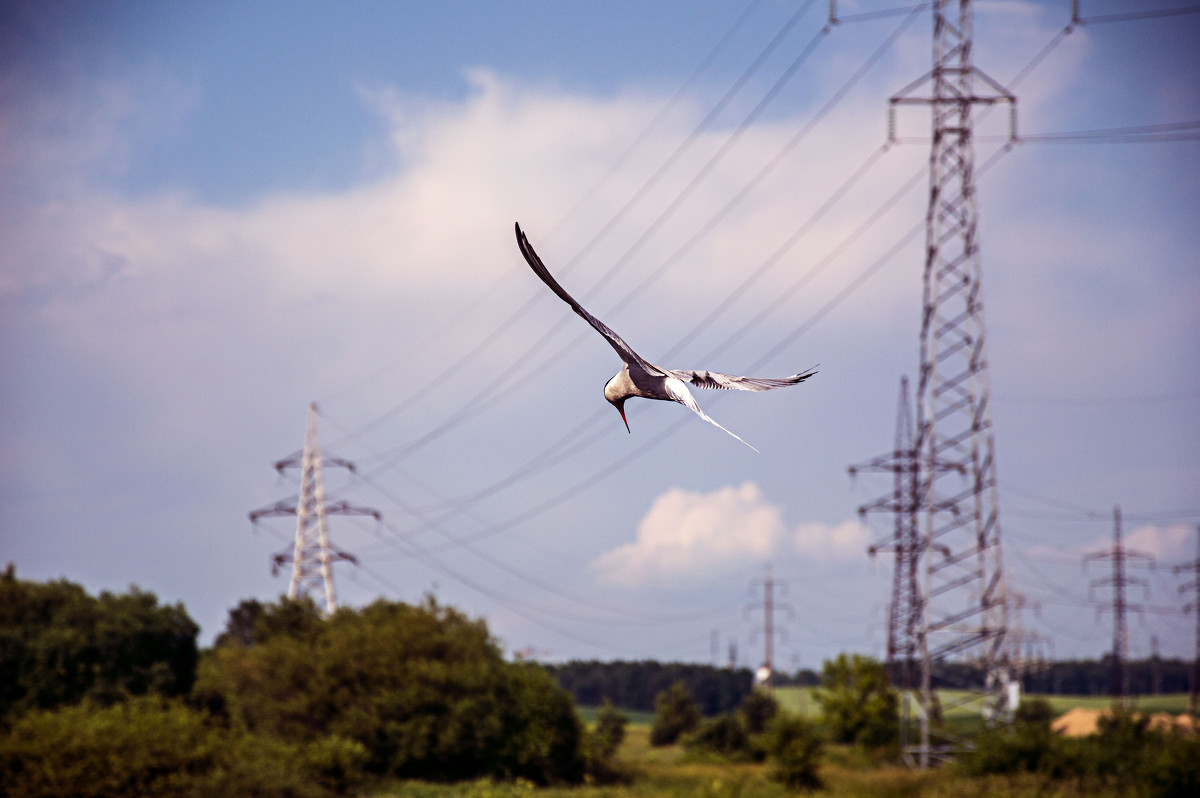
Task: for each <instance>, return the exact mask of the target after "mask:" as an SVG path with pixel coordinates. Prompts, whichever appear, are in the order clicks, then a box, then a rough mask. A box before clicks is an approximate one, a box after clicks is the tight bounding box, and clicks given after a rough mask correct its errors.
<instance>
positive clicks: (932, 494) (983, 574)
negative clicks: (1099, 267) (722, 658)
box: [889, 0, 1016, 767]
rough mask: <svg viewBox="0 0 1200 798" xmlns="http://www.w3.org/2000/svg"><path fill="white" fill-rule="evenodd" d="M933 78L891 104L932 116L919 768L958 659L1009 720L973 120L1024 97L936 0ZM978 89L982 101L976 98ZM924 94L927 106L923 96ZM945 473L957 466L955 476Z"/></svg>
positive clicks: (920, 409)
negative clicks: (987, 64)
mask: <svg viewBox="0 0 1200 798" xmlns="http://www.w3.org/2000/svg"><path fill="white" fill-rule="evenodd" d="M932 9H933V68H932V69H931V70H930V71H929V72H928V73H927V74H926V75H924V76H922V77H921V78H919V79H918V80H916V81H914V82H913V83H911V84H909V85H908V86H906V87H905V88H904V89H902V90H901V91H900V92H898V93H897V94H896V95H895V96H893V97H892V98H891V101H890V106H889V117H890V124H889V129H890V131H891V133H892V135H893V136H894V131H895V122H894V118H895V117H894V113H895V108H896V106H897V105H903V104H921V105H928V106H929V107H930V108H931V110H932V117H933V144H932V147H931V151H930V158H929V206H928V210H927V214H926V230H925V242H926V250H925V271H924V301H923V308H922V316H921V370H920V376H919V379H918V386H917V423H918V427H917V441H916V448H917V452H918V467H919V469H920V488H919V490H920V499H921V533H920V537H921V543H920V559H921V564H920V570H921V581H922V588H921V595H922V596H923V599H924V600H923V602H922V619H921V623H920V631H919V633H918V636H919V641H920V642H919V645H920V660H921V690H920V694H919V695H920V703H921V708H922V710H923V722H922V726H921V744H920V765H921V767H927V766H928V765H929V763H930V759H931V758H934V759H945V758H948V757H950V756H951V755H952V753H953V751H954V750H955V749H956V748H958V747H959V745H958V744H957V743H955V742H953V741H950V742H948V743H946V744H940V745H938V746H937V747H936V748H935V747H934V746H933V745H932V744H931V740H930V736H931V729H930V723H929V719H930V716H931V714H932V712H933V710H934V706H935V697H934V692H933V669H934V666H935V665H936V664H938V663H940V662H944V661H947V660H949V659H950V658H951V657H958V658H962V659H965V660H966V661H968V662H970V663H971V664H973V665H974V666H975V668H976V670H977V671H978V673H979V674H980V676H981V682H982V683H981V684H976V685H963V686H970V687H973V688H976V689H975V691H974V692H973V694H969V695H971V698H970V699H969V700H968V701H969V703H971V704H975V703H976V700H977V698H982V702H983V703H982V707H979V709H980V711H981V713H982V714H983V716H984V718H985V721H987V722H989V723H990V722H994V721H995V720H997V719H1000V718H1003V717H1005V716H1006V715H1007V714H1008V713H1009V712H1011V709H1012V707H1011V706H1010V704H1011V700H1010V684H1011V682H1012V678H1011V673H1010V670H1009V663H1008V661H1007V660H1008V651H1009V647H1008V645H1007V642H1006V636H1007V633H1008V601H1007V596H1006V594H1005V587H1004V567H1003V562H1002V559H1001V552H1000V520H999V506H998V500H997V491H996V461H995V447H994V442H993V437H992V423H991V418H990V416H989V396H988V378H987V347H986V340H987V339H986V334H985V329H984V318H983V294H982V288H981V280H980V278H981V271H980V259H979V239H978V212H977V210H976V205H975V173H974V172H975V154H974V144H973V120H972V112H973V109H974V108H975V106H976V105H980V104H984V105H991V104H995V103H1007V104H1008V105H1009V107H1010V112H1011V114H1012V119H1013V122H1012V128H1013V131H1012V132H1013V134H1014V136H1015V127H1016V125H1015V108H1016V98H1015V97H1014V96H1013V95H1012V94H1011V93H1010V92H1008V91H1007V90H1006V89H1004V88H1003V87H1002V86H1000V84H999V83H997V82H996V81H994V80H992V79H991V78H989V77H988V76H987V75H985V74H984V73H983V72H981V71H980V70H979V69H977V68H976V67H975V66H974V65H973V64H972V62H971V48H972V40H973V13H972V8H971V3H970V0H934V2H933V3H932ZM977 84H979V85H982V86H983V91H976V86H977ZM926 85H928V86H929V87H930V89H931V90H930V93H929V94H928V96H917V95H916V94H915V92H916V91H917V90H918V89H919V88H921V87H923V86H926ZM947 466H949V467H947Z"/></svg>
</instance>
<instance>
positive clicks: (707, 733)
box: [684, 713, 751, 759]
mask: <svg viewBox="0 0 1200 798" xmlns="http://www.w3.org/2000/svg"><path fill="white" fill-rule="evenodd" d="M684 747H686V748H687V749H688V750H689V751H704V752H708V753H713V754H718V755H720V756H723V757H725V758H727V759H746V758H749V757H750V755H751V751H750V737H749V735H747V734H746V727H745V726H743V725H742V721H741V719H740V718H739V717H738V716H737V715H734V714H732V713H727V714H724V715H718V716H717V717H715V718H708V719H706V720H703V721H701V722H700V725H699V726H698V727H697V728H696V731H695V732H694V733H693V734H691V735H689V736H688V737H687V738H686V739H685V742H684Z"/></svg>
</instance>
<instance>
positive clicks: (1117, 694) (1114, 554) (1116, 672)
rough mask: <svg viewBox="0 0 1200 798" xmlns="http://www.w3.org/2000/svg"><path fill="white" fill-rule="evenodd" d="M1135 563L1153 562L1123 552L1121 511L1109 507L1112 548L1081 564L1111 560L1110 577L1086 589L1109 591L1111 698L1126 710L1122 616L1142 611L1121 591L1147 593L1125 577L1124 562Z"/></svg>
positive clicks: (1126, 669) (1125, 640) (1136, 580)
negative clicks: (1132, 587)
mask: <svg viewBox="0 0 1200 798" xmlns="http://www.w3.org/2000/svg"><path fill="white" fill-rule="evenodd" d="M1135 559H1141V560H1146V561H1147V562H1151V563H1153V562H1154V558H1153V557H1151V556H1150V555H1149V554H1142V553H1141V552H1138V551H1131V550H1130V549H1127V548H1125V545H1124V544H1123V543H1122V542H1121V508H1120V507H1113V547H1112V548H1111V549H1109V550H1108V551H1101V552H1097V553H1095V554H1089V555H1087V556H1086V557H1084V558H1083V561H1084V563H1088V562H1091V561H1093V560H1112V564H1113V572H1112V576H1106V577H1103V578H1101V579H1096V580H1093V581H1092V584H1091V585H1090V587H1111V588H1112V589H1113V606H1112V611H1113V647H1112V696H1113V700H1114V701H1117V702H1119V703H1120V704H1121V706H1124V707H1128V706H1129V631H1128V629H1127V627H1126V625H1125V615H1126V613H1127V612H1128V611H1129V610H1133V611H1134V612H1141V611H1142V607H1141V606H1140V605H1137V604H1129V603H1128V602H1127V601H1126V599H1125V588H1126V587H1129V586H1130V585H1140V586H1142V587H1144V588H1146V589H1147V590H1149V587H1150V586H1149V584H1148V583H1147V582H1146V580H1145V579H1141V578H1139V577H1136V576H1128V575H1126V573H1125V563H1126V561H1128V560H1135Z"/></svg>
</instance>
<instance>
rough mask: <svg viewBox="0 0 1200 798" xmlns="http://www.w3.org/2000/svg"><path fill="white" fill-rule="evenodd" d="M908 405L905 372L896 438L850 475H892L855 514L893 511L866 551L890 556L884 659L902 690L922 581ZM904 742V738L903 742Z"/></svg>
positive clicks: (907, 683)
mask: <svg viewBox="0 0 1200 798" xmlns="http://www.w3.org/2000/svg"><path fill="white" fill-rule="evenodd" d="M914 441H915V436H914V434H913V417H912V407H911V405H910V403H909V399H908V378H907V377H901V378H900V404H899V408H898V409H897V411H896V442H895V447H894V448H893V449H892V451H890V452H888V453H887V454H883V455H880V456H879V457H875V458H873V459H871V460H868V461H866V462H864V463H859V464H857V465H852V466H850V467H849V468H848V469H847V471H849V473H850V476H852V477H853V476H857V475H858V474H859V473H862V472H883V473H887V474H892V475H893V481H892V492H891V493H890V494H886V495H884V496H881V497H880V498H878V499H875V500H874V501H871V502H868V503H867V504H864V505H862V506H860V507H859V508H858V514H859V515H860V516H865V515H866V514H867V513H875V512H887V513H891V514H892V515H893V516H894V517H895V526H894V530H893V533H892V538H891V540H890V541H887V542H883V543H873V544H871V545H870V546H869V547H868V548H867V553H868V554H870V555H871V556H872V557H874V556H875V555H876V554H879V553H881V552H883V553H890V554H892V555H894V557H895V569H894V571H893V576H892V600H891V603H890V604H889V605H888V622H887V636H888V639H887V659H886V665H887V670H888V676H889V678H890V679H891V681H892V684H893V685H895V686H896V687H898V688H900V689H901V690H911V689H912V688H914V687H915V686H916V674H915V670H914V668H915V665H916V657H917V629H918V626H919V623H920V619H921V587H920V584H919V582H918V580H917V562H918V560H919V552H920V538H919V536H918V534H917V511H918V510H919V509H920V494H919V492H918V479H917V477H918V472H917V449H916V447H915V445H914ZM902 744H903V743H902Z"/></svg>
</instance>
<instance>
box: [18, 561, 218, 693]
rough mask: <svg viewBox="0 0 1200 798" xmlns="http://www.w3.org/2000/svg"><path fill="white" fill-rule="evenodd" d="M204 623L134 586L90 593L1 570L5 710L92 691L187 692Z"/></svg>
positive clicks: (194, 667)
mask: <svg viewBox="0 0 1200 798" xmlns="http://www.w3.org/2000/svg"><path fill="white" fill-rule="evenodd" d="M198 632H199V628H198V627H197V626H196V624H195V623H194V622H193V621H192V619H191V618H189V617H188V614H187V612H186V611H185V610H184V608H183V606H182V605H180V604H176V605H174V606H159V604H158V599H157V598H156V597H155V596H154V594H153V593H148V592H145V591H142V590H138V589H137V588H136V587H134V588H131V589H130V591H129V592H128V593H121V594H114V593H108V592H104V593H101V594H100V596H99V597H92V596H89V595H88V594H87V592H86V591H84V589H83V587H81V586H80V585H77V584H74V583H72V582H68V581H66V580H59V581H54V582H46V583H39V582H27V581H24V580H21V579H17V576H16V569H15V568H14V566H12V565H9V566H8V569H7V570H6V571H5V572H4V573H3V574H2V575H0V717H9V716H16V715H19V714H22V713H24V712H26V711H28V710H30V709H48V708H52V707H56V706H61V705H65V704H74V703H78V702H79V701H82V700H84V699H85V698H86V699H91V700H94V701H97V702H100V703H102V704H109V703H112V702H114V701H117V700H119V699H121V698H124V697H126V696H129V695H144V694H146V693H158V694H161V695H164V696H177V695H185V694H187V692H188V691H189V690H191V687H192V683H193V681H194V680H195V675H196V661H197V656H198V654H197V650H196V634H197V633H198Z"/></svg>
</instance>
